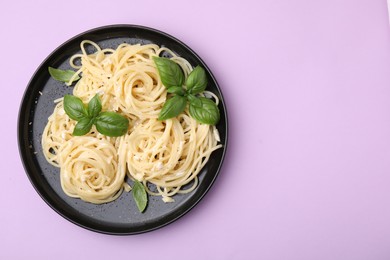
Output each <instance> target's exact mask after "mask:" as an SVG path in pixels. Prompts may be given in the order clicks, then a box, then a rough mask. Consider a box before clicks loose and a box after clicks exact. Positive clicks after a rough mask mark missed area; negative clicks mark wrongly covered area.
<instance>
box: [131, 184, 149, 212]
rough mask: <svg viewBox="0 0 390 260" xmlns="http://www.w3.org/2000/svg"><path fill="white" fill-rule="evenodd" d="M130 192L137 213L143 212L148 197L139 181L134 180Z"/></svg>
mask: <svg viewBox="0 0 390 260" xmlns="http://www.w3.org/2000/svg"><path fill="white" fill-rule="evenodd" d="M132 192H133V198H134V200H135V204H137V207H138V210H139V212H143V211H144V210H145V208H146V204H147V203H148V197H147V194H146V191H145V187H144V185H143V184H142V183H140V182H139V181H137V180H135V181H134V185H133V188H132Z"/></svg>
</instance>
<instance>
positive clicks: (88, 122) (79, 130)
mask: <svg viewBox="0 0 390 260" xmlns="http://www.w3.org/2000/svg"><path fill="white" fill-rule="evenodd" d="M92 125H93V120H92V118H89V117H84V118H83V119H81V120H80V121H78V122H77V124H76V126H75V127H74V130H73V135H75V136H82V135H85V134H88V132H89V131H90V130H91V128H92Z"/></svg>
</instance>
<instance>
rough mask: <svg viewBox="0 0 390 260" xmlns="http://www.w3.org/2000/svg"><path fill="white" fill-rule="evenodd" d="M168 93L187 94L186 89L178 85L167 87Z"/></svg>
mask: <svg viewBox="0 0 390 260" xmlns="http://www.w3.org/2000/svg"><path fill="white" fill-rule="evenodd" d="M167 91H168V93H172V94H176V95H179V96H184V95H185V94H186V91H185V90H184V88H182V87H176V86H172V87H169V88H168V89H167Z"/></svg>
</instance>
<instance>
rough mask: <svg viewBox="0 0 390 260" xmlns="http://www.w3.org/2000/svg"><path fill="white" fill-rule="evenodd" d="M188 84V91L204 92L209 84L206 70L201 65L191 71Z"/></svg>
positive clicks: (193, 92)
mask: <svg viewBox="0 0 390 260" xmlns="http://www.w3.org/2000/svg"><path fill="white" fill-rule="evenodd" d="M186 86H187V91H188V93H191V94H198V93H201V92H203V91H204V90H205V89H206V86H207V76H206V72H205V70H204V69H203V68H202V67H200V66H196V68H195V69H194V70H193V71H191V73H190V75H188V78H187V80H186Z"/></svg>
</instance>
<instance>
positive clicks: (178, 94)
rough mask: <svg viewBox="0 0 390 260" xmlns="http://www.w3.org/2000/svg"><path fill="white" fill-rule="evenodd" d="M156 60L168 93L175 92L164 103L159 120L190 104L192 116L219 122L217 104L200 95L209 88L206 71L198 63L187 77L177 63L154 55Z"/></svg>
mask: <svg viewBox="0 0 390 260" xmlns="http://www.w3.org/2000/svg"><path fill="white" fill-rule="evenodd" d="M153 60H154V63H155V64H156V66H157V70H158V73H159V75H160V78H161V81H162V83H163V85H164V86H165V87H166V89H167V92H168V93H171V94H172V96H171V97H170V98H168V99H167V101H166V102H165V104H164V105H163V107H162V109H161V111H160V114H159V116H158V119H159V120H166V119H169V118H173V117H176V116H178V115H179V114H180V113H182V112H183V111H184V109H185V108H186V106H187V103H189V113H190V115H191V117H193V118H194V119H195V120H197V121H198V122H200V123H203V124H208V125H216V124H217V123H218V121H219V119H220V114H219V109H218V106H217V104H215V102H213V101H212V100H210V99H208V98H205V97H202V96H197V95H198V94H201V93H202V92H203V91H204V90H205V89H206V87H207V76H206V72H205V70H204V69H203V68H202V67H200V66H197V67H195V69H193V70H192V71H191V73H190V74H189V75H188V77H187V79H184V74H183V71H182V70H181V68H180V67H179V65H178V64H177V63H176V62H174V61H172V60H170V59H168V58H162V57H153ZM183 85H185V87H184V86H183Z"/></svg>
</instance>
